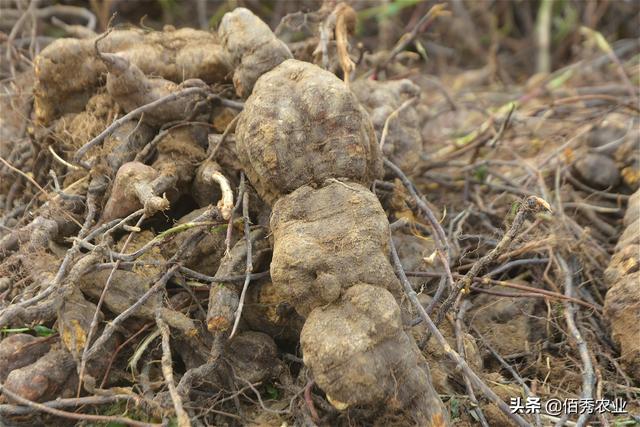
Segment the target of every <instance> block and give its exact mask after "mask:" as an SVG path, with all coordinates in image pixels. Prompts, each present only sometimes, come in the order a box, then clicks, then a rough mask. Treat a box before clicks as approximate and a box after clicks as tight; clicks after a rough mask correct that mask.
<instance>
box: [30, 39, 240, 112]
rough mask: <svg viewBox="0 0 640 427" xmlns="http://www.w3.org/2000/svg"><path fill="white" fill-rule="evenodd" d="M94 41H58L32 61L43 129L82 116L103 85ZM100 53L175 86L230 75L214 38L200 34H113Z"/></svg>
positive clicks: (103, 43)
mask: <svg viewBox="0 0 640 427" xmlns="http://www.w3.org/2000/svg"><path fill="white" fill-rule="evenodd" d="M95 40H96V38H91V39H83V40H78V39H59V40H56V41H55V42H53V43H51V44H50V45H49V46H47V47H46V48H45V49H43V51H42V52H41V53H40V55H38V57H37V58H36V59H35V69H36V78H37V82H36V86H35V89H34V92H35V112H36V117H37V118H38V120H39V122H41V123H42V124H45V125H46V124H48V123H50V122H51V121H52V120H54V119H55V118H57V117H59V116H61V115H62V114H65V113H69V112H79V111H82V110H83V109H84V105H85V104H86V101H87V99H88V98H89V97H90V96H91V95H92V93H93V92H94V91H95V89H96V88H97V87H98V86H100V84H101V83H102V82H103V80H102V79H103V77H102V75H103V74H104V73H105V72H106V67H105V64H104V63H103V62H102V61H101V60H100V59H99V58H98V57H97V56H96V55H95V50H94V44H95ZM100 48H101V50H102V51H104V52H109V53H118V55H119V56H121V57H122V58H124V59H126V60H128V61H129V62H130V63H132V64H134V65H135V66H137V67H138V68H139V69H140V70H141V71H142V72H143V73H144V74H145V75H154V76H159V77H162V78H164V79H167V80H171V81H173V82H175V83H180V82H182V81H184V80H188V79H194V78H197V79H201V80H203V81H204V82H205V83H215V82H223V81H224V80H225V78H226V76H227V74H228V73H229V71H230V65H229V61H228V59H227V55H226V53H225V52H224V50H223V49H222V47H221V46H220V45H219V44H218V42H217V39H216V36H215V35H213V34H211V33H208V32H205V31H198V30H193V29H188V28H185V29H180V30H169V29H166V30H165V31H162V32H148V31H145V30H138V29H131V30H114V31H112V32H111V33H109V34H108V35H107V36H106V37H104V39H103V40H101V42H100ZM69 76H73V77H74V78H69Z"/></svg>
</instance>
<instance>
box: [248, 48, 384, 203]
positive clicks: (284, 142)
mask: <svg viewBox="0 0 640 427" xmlns="http://www.w3.org/2000/svg"><path fill="white" fill-rule="evenodd" d="M236 140H237V142H236V144H237V150H238V157H239V159H240V161H241V163H242V164H243V166H244V169H245V172H246V173H247V176H248V177H249V179H250V180H251V183H252V185H253V186H254V187H255V189H256V190H257V191H258V194H259V195H260V196H261V197H262V198H263V199H264V200H265V201H266V202H267V203H273V202H274V201H275V200H276V199H277V198H279V197H280V196H282V195H285V194H287V193H290V192H292V191H293V190H295V189H297V188H299V187H301V186H303V185H308V184H310V185H322V183H323V182H324V180H326V179H328V178H347V179H351V180H353V181H355V182H358V183H361V184H363V185H369V184H370V183H371V182H372V181H373V179H374V178H376V177H378V176H380V175H381V173H382V163H381V158H380V150H379V148H378V145H377V142H376V138H375V134H374V132H373V126H372V124H371V121H370V119H369V117H368V114H367V113H366V112H365V111H364V109H363V108H362V107H361V106H360V104H359V103H358V100H357V99H356V97H355V95H353V93H351V92H349V91H348V90H347V89H346V88H345V86H344V83H343V82H342V81H340V79H338V78H337V77H336V76H335V75H333V74H331V73H329V72H327V71H324V70H322V69H320V68H319V67H317V66H315V65H312V64H308V63H305V62H300V61H296V60H293V59H291V60H287V61H285V62H283V63H282V64H280V65H279V66H277V67H276V68H275V69H273V70H272V71H270V72H268V73H266V74H264V75H263V76H262V77H261V78H260V79H259V80H258V82H257V83H256V85H255V87H254V90H253V93H252V95H251V96H250V97H249V98H248V99H247V101H246V103H245V107H244V110H243V112H242V113H241V116H240V119H239V120H238V124H237V128H236Z"/></svg>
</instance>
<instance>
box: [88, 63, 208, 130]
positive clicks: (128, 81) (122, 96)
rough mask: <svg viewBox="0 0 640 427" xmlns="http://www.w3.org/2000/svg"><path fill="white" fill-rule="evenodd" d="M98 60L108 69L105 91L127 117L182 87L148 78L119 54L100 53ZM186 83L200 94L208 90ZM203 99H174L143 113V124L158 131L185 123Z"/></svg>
mask: <svg viewBox="0 0 640 427" xmlns="http://www.w3.org/2000/svg"><path fill="white" fill-rule="evenodd" d="M100 58H101V59H102V60H103V62H104V63H105V64H106V66H107V71H108V74H107V86H106V87H107V91H108V92H109V94H110V95H111V97H113V99H114V100H115V101H116V102H117V103H118V105H120V107H122V109H123V110H124V111H126V112H127V113H130V112H131V111H133V110H135V109H136V108H138V107H142V106H143V105H147V104H151V103H152V102H156V101H159V100H160V99H162V98H166V97H168V96H169V95H171V94H174V93H177V92H178V91H179V90H180V88H181V86H182V85H178V84H176V83H174V82H172V81H170V80H166V79H162V78H147V76H146V75H145V74H144V73H143V72H142V70H141V69H140V68H139V67H137V66H136V65H135V64H132V63H131V62H130V61H129V60H128V59H126V58H124V57H122V56H120V55H118V54H109V53H100ZM187 83H188V84H189V86H191V87H201V88H202V89H203V93H204V92H205V91H206V89H207V85H206V84H205V83H204V82H203V81H201V80H198V79H192V80H189V81H188V82H185V84H187ZM202 98H203V97H202V94H198V93H193V94H190V95H189V96H181V97H176V98H175V99H172V100H169V101H166V102H165V103H164V104H163V105H160V106H158V107H157V108H153V109H149V110H148V111H146V112H145V114H144V115H143V116H142V120H143V122H145V123H148V124H150V125H152V126H158V127H159V126H162V125H163V124H165V123H170V122H172V121H176V120H182V119H185V118H186V117H187V116H188V115H189V114H190V112H191V110H192V109H193V108H194V106H195V105H196V104H197V103H198V101H200V100H202Z"/></svg>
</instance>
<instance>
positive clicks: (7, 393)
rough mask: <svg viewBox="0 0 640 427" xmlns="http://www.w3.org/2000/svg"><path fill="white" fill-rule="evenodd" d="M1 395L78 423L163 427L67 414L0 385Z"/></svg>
mask: <svg viewBox="0 0 640 427" xmlns="http://www.w3.org/2000/svg"><path fill="white" fill-rule="evenodd" d="M0 393H2V394H4V395H5V396H7V397H9V398H10V399H12V400H14V401H16V402H18V403H20V404H21V405H25V406H27V407H29V408H31V409H33V410H36V411H40V412H45V413H47V414H51V415H55V416H57V417H61V418H68V419H72V420H78V421H94V422H105V423H120V424H126V425H130V426H135V427H161V426H162V424H153V423H144V422H141V421H136V420H132V419H130V418H126V417H118V416H112V415H93V414H76V413H75V412H67V411H63V410H61V409H56V408H53V407H52V406H49V405H46V404H43V403H38V402H33V401H31V400H29V399H25V398H24V397H22V396H20V395H19V394H17V393H14V392H13V391H11V390H9V389H8V388H6V387H5V386H4V385H3V384H0Z"/></svg>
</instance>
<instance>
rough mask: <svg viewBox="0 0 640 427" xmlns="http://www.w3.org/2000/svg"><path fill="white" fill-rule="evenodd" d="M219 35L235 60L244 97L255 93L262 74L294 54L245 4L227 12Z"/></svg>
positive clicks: (235, 79) (238, 87)
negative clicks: (244, 6)
mask: <svg viewBox="0 0 640 427" xmlns="http://www.w3.org/2000/svg"><path fill="white" fill-rule="evenodd" d="M218 36H219V38H220V41H221V43H222V46H223V47H224V49H225V51H226V52H227V54H228V55H229V57H230V59H231V62H232V64H233V68H234V71H233V85H234V86H235V88H236V93H237V94H238V96H240V97H241V98H246V97H248V96H249V95H251V91H252V90H253V86H254V85H255V83H256V81H257V80H258V78H259V77H260V76H261V75H263V74H264V73H266V72H267V71H270V70H272V69H273V68H275V67H276V66H277V65H278V64H280V63H281V62H283V61H285V60H287V59H291V58H293V56H292V55H291V52H290V51H289V48H288V47H287V45H286V44H284V43H283V42H282V41H280V40H278V38H277V37H276V36H275V35H274V34H273V33H272V32H271V29H270V28H269V26H268V25H267V24H265V23H264V22H263V21H262V20H261V19H260V18H258V17H257V16H256V15H254V14H253V12H251V11H250V10H249V9H245V8H243V7H238V8H236V9H234V10H233V12H229V13H227V14H225V15H224V17H223V18H222V22H220V27H219V28H218Z"/></svg>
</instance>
